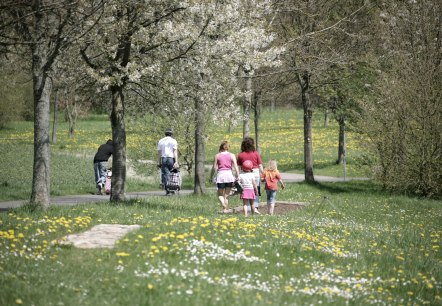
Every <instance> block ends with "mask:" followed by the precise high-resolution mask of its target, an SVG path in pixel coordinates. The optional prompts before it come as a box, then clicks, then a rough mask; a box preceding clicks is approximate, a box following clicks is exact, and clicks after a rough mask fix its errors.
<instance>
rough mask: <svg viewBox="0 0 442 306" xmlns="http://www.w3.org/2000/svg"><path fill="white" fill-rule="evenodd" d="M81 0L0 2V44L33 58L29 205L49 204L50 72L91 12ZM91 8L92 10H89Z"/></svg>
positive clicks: (11, 50)
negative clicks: (32, 130) (32, 146)
mask: <svg viewBox="0 0 442 306" xmlns="http://www.w3.org/2000/svg"><path fill="white" fill-rule="evenodd" d="M81 4H83V3H82V2H81V1H74V2H65V1H46V0H40V1H24V0H5V1H3V2H2V4H1V5H0V17H1V18H0V20H1V24H0V45H1V46H2V47H3V48H4V49H5V50H6V52H13V51H14V52H15V50H19V51H22V52H23V57H24V58H25V59H27V60H29V61H32V69H31V71H32V83H33V97H34V162H33V178H32V194H31V200H30V202H31V204H33V205H35V206H38V205H41V207H42V208H43V209H46V208H47V207H48V206H49V194H50V190H49V183H50V171H49V169H50V152H49V113H50V94H51V89H52V83H51V79H50V75H51V73H52V69H53V67H54V64H55V63H56V61H57V59H58V57H59V55H60V53H61V52H62V50H63V49H64V48H65V47H66V46H67V45H68V44H69V43H70V42H71V41H72V40H73V39H75V38H76V37H77V34H78V33H77V29H78V25H79V24H81V22H83V21H84V20H85V19H87V18H89V16H90V14H89V13H88V11H87V10H84V11H83V8H84V7H82V5H81ZM92 11H93V9H92Z"/></svg>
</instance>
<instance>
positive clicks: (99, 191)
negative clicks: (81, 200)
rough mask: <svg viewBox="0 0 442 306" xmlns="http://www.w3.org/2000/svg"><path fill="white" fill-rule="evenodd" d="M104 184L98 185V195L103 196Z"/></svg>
mask: <svg viewBox="0 0 442 306" xmlns="http://www.w3.org/2000/svg"><path fill="white" fill-rule="evenodd" d="M102 189H103V184H102V183H98V191H97V195H103V191H102Z"/></svg>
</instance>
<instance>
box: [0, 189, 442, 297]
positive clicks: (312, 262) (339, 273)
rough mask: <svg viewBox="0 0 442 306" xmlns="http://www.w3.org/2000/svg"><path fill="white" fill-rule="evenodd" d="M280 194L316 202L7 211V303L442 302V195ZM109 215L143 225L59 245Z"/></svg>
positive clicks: (3, 267) (3, 246) (187, 202)
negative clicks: (81, 244) (98, 243)
mask: <svg viewBox="0 0 442 306" xmlns="http://www.w3.org/2000/svg"><path fill="white" fill-rule="evenodd" d="M278 199H279V200H282V201H294V202H304V203H306V204H307V205H306V206H305V208H303V209H301V210H295V211H292V212H291V213H289V214H287V215H283V216H264V215H263V216H255V217H249V218H244V217H242V216H241V215H223V214H219V210H220V209H219V207H218V205H217V203H216V197H215V195H214V194H209V195H205V196H179V197H178V196H177V197H150V198H146V199H139V200H132V201H129V202H126V203H120V204H111V203H99V204H86V205H78V206H74V207H51V208H50V209H49V210H47V211H45V212H40V211H31V209H30V208H28V207H24V208H20V209H17V210H13V211H9V212H5V213H2V214H0V283H1V286H2V293H1V294H0V305H345V304H348V305H440V304H441V303H442V296H441V289H442V283H441V281H442V254H441V249H440V245H441V237H442V226H441V220H442V205H441V204H442V203H441V201H430V200H423V199H417V198H410V197H405V196H400V195H394V194H386V193H384V192H382V191H381V190H380V189H379V186H377V185H375V184H373V183H372V182H370V181H353V182H341V183H324V184H316V185H308V184H303V183H300V184H287V188H286V189H285V190H284V191H279V193H278ZM235 201H236V202H235ZM234 202H235V203H236V204H238V203H239V199H238V198H235V200H234ZM104 223H107V224H109V223H110V224H114V223H115V224H139V225H141V228H140V229H139V230H137V231H135V232H132V233H130V234H128V235H127V236H126V237H124V238H122V239H121V240H119V242H118V244H117V245H116V246H115V248H114V249H93V250H85V249H77V248H74V247H67V246H62V245H61V244H60V243H59V241H60V240H61V239H63V237H64V236H65V235H67V234H69V233H79V232H82V231H85V230H87V229H89V228H91V227H92V226H93V225H96V224H104Z"/></svg>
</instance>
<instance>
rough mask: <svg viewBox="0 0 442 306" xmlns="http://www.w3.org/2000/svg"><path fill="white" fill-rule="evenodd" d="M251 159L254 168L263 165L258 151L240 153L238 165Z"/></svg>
mask: <svg viewBox="0 0 442 306" xmlns="http://www.w3.org/2000/svg"><path fill="white" fill-rule="evenodd" d="M246 160H250V161H251V162H252V164H253V169H257V168H259V165H262V161H261V156H260V155H259V153H258V151H250V152H241V153H239V154H238V158H237V163H238V166H242V164H243V162H244V161H246Z"/></svg>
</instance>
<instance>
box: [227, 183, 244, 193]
mask: <svg viewBox="0 0 442 306" xmlns="http://www.w3.org/2000/svg"><path fill="white" fill-rule="evenodd" d="M242 190H243V188H242V186H241V184H240V183H239V182H238V181H236V182H235V184H234V185H233V187H232V190H231V192H230V195H231V196H234V195H237V194H241V193H242Z"/></svg>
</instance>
